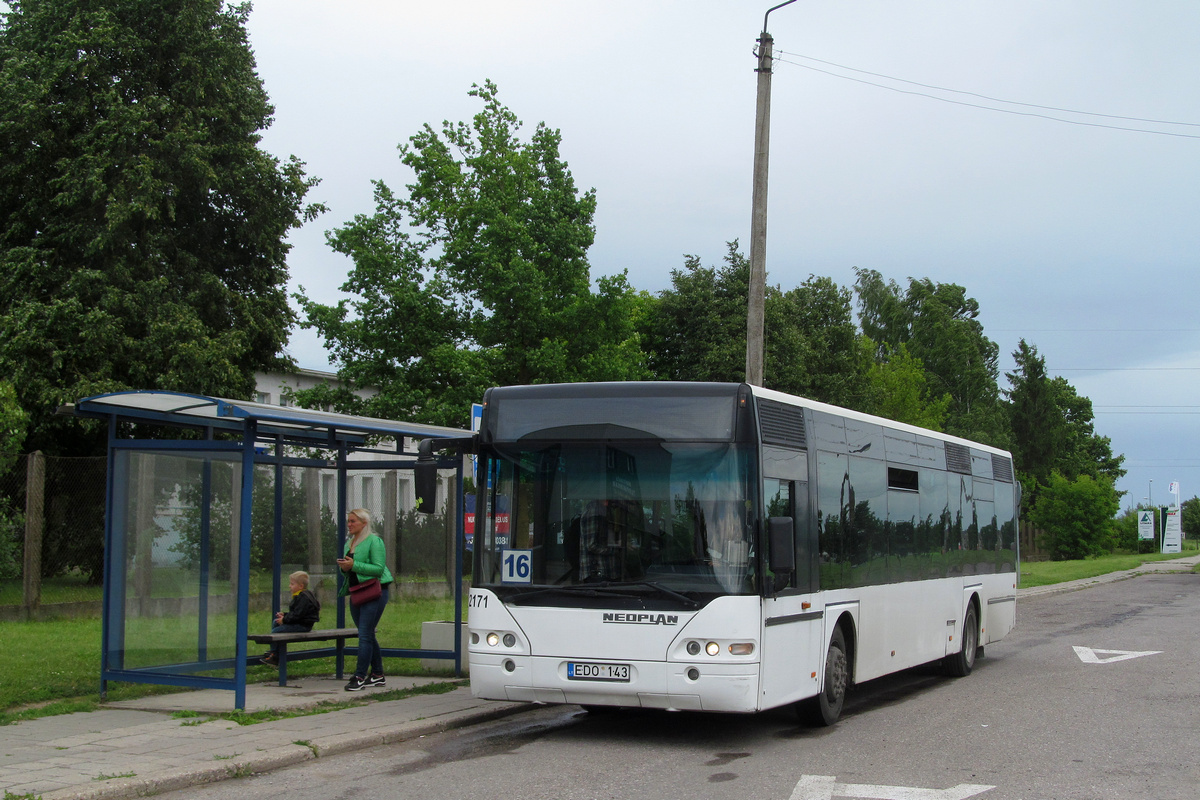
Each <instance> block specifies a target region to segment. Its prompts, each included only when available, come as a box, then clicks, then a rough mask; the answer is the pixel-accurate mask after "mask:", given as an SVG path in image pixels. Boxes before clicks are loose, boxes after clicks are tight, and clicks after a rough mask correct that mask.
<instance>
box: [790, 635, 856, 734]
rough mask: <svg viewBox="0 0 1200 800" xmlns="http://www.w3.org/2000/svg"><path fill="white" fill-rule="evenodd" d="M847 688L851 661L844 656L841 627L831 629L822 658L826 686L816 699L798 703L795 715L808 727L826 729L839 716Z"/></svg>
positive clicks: (844, 639) (844, 642) (844, 640)
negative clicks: (831, 632) (818, 726)
mask: <svg viewBox="0 0 1200 800" xmlns="http://www.w3.org/2000/svg"><path fill="white" fill-rule="evenodd" d="M849 684H850V659H849V658H848V657H847V655H846V637H845V636H843V635H842V629H841V628H840V627H838V628H834V631H833V638H831V639H830V640H829V652H828V653H826V654H825V685H824V687H823V688H822V689H821V693H820V694H818V695H817V696H816V697H810V698H809V699H807V700H802V701H800V704H799V705H798V706H797V708H796V711H797V713H798V714H799V715H800V718H801V719H802V720H804V721H806V722H808V723H809V724H812V725H820V726H828V725H832V724H833V723H835V722H837V721H838V717H840V716H841V715H842V705H843V704H844V703H845V702H846V688H847V687H848V686H849Z"/></svg>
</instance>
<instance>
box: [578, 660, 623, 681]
mask: <svg viewBox="0 0 1200 800" xmlns="http://www.w3.org/2000/svg"><path fill="white" fill-rule="evenodd" d="M567 680H572V681H616V682H619V683H629V665H628V664H593V663H588V662H585V661H568V662H567Z"/></svg>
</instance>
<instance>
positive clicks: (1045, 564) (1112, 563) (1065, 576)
mask: <svg viewBox="0 0 1200 800" xmlns="http://www.w3.org/2000/svg"><path fill="white" fill-rule="evenodd" d="M1193 555H1196V551H1194V550H1186V551H1184V552H1183V553H1129V554H1117V555H1107V556H1098V557H1096V558H1084V559H1079V560H1076V561H1029V562H1022V563H1021V588H1022V589H1030V588H1033V587H1034V586H1048V585H1050V584H1053V583H1064V582H1066V581H1076V580H1080V579H1082V578H1094V577H1096V576H1097V575H1107V574H1109V573H1110V572H1123V571H1125V570H1129V569H1136V568H1137V567H1140V566H1141V565H1142V564H1146V563H1149V562H1152V561H1170V560H1172V559H1176V558H1186V557H1187V556H1193Z"/></svg>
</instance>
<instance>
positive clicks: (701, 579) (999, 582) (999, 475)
mask: <svg viewBox="0 0 1200 800" xmlns="http://www.w3.org/2000/svg"><path fill="white" fill-rule="evenodd" d="M474 449H475V450H476V452H477V454H478V470H479V472H478V475H477V482H476V485H477V487H478V488H477V495H476V501H475V509H476V516H475V533H474V541H473V557H474V566H473V571H474V575H473V580H472V587H471V590H470V595H469V612H468V627H469V642H470V644H469V659H470V661H469V663H470V671H471V691H472V693H473V694H474V695H475V696H477V697H481V698H491V699H496V700H510V701H532V702H536V703H578V704H580V705H583V706H585V707H588V708H593V707H602V706H625V707H643V708H662V709H681V710H682V709H687V710H703V711H726V712H754V711H761V710H764V709H769V708H775V707H779V706H783V705H786V704H796V707H797V710H798V711H800V712H801V713H802V716H804V717H806V718H810V719H812V720H814V721H815V722H817V723H823V724H827V725H828V724H832V723H833V722H834V721H835V720H836V719H837V718H838V715H839V714H840V712H841V709H842V704H843V701H844V699H845V696H846V691H847V689H849V688H850V687H851V686H853V684H855V683H856V682H862V681H866V680H870V679H872V678H877V677H879V676H882V675H886V674H888V673H891V672H896V671H898V670H902V669H906V668H908V667H912V666H916V665H919V664H925V663H928V662H932V661H939V660H940V661H942V662H943V664H944V666H945V669H946V671H947V672H949V673H950V674H951V675H955V676H964V675H966V674H968V673H969V672H970V671H971V668H972V665H973V664H974V662H975V659H976V656H977V655H981V654H982V653H983V645H984V644H987V643H989V642H994V641H996V640H998V639H1000V638H1002V637H1003V636H1004V635H1005V634H1007V633H1008V632H1009V631H1010V630H1011V629H1012V627H1013V624H1014V622H1015V615H1016V583H1017V540H1018V537H1017V509H1018V507H1019V487H1020V485H1019V483H1016V482H1015V481H1014V480H1013V468H1012V458H1011V456H1010V455H1009V454H1008V453H1006V452H1004V451H1002V450H998V449H995V448H993V447H988V446H985V445H982V444H977V443H974V442H969V441H965V440H962V439H958V438H955V437H953V436H947V435H945V434H941V433H936V432H933V431H929V430H924V429H921V428H916V427H913V426H909V425H903V424H900V423H896V422H891V421H889V420H885V419H881V418H878V417H873V416H870V415H866V414H861V413H857V412H854V411H849V410H846V409H842V408H837V407H834V406H829V405H825V404H821V403H816V402H812V401H809V400H805V399H802V398H799V397H792V396H789V395H786V394H782V393H779V392H774V391H770V390H766V389H762V388H759V387H755V386H750V385H746V384H716V383H600V384H586V383H581V384H563V385H543V386H513V387H502V388H494V389H491V390H489V391H488V392H487V394H486V396H485V398H484V411H483V419H482V426H481V429H480V431H479V433H478V434H477V440H476V441H475V442H474Z"/></svg>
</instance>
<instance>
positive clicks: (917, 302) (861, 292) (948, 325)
mask: <svg viewBox="0 0 1200 800" xmlns="http://www.w3.org/2000/svg"><path fill="white" fill-rule="evenodd" d="M855 273H856V274H857V276H858V277H857V280H856V281H855V291H856V293H857V295H858V303H859V322H860V324H861V326H862V331H863V333H864V334H865V335H866V336H867V337H868V338H869V339H871V341H872V342H874V343H875V344H876V346H877V347H878V348H879V350H878V352H877V357H878V358H882V357H883V354H884V353H885V352H888V350H889V349H892V350H894V349H895V348H896V347H898V346H899V345H901V344H903V345H905V346H906V347H907V348H908V352H909V354H911V355H912V356H913V357H914V358H917V359H919V360H920V361H921V363H922V364H924V366H925V373H926V376H927V378H926V379H927V381H928V387H929V392H930V396H932V397H941V396H942V395H949V396H950V407H949V411H948V414H947V417H946V424H945V428H946V431H947V432H948V433H952V434H955V435H958V436H963V437H965V438H968V439H974V440H976V441H981V442H987V443H989V444H993V445H999V446H1004V445H1006V444H1007V440H1008V433H1007V430H1006V426H1005V421H1004V418H1003V414H1002V410H1001V406H1000V390H999V388H998V385H997V377H998V375H999V368H998V366H997V356H998V354H999V348H998V347H997V346H996V343H995V342H993V341H991V340H990V339H988V338H987V337H986V336H984V335H983V325H982V324H981V323H980V322H979V319H978V317H979V303H978V302H977V301H976V300H975V299H974V298H971V297H967V295H966V290H965V289H964V288H963V287H961V286H957V285H955V284H951V283H934V282H932V281H930V280H929V279H928V278H924V279H921V280H917V279H915V278H909V282H908V288H907V289H902V288H901V287H900V285H899V284H897V283H896V282H895V281H886V282H885V281H884V279H883V277H882V276H881V275H880V274H879V273H878V272H876V271H875V270H868V269H858V268H856V269H855Z"/></svg>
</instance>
